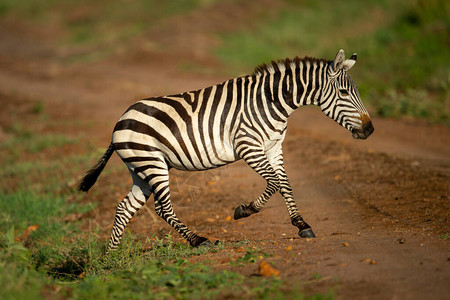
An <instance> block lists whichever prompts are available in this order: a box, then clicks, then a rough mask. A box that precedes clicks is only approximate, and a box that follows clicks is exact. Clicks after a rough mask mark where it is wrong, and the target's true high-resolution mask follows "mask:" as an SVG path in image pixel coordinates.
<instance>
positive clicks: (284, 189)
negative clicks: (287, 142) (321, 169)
mask: <svg viewBox="0 0 450 300" xmlns="http://www.w3.org/2000/svg"><path fill="white" fill-rule="evenodd" d="M274 165H276V166H275V169H276V172H277V174H278V177H279V178H280V194H281V195H282V196H283V198H284V201H285V203H286V207H287V209H288V212H289V216H290V218H291V222H292V225H294V226H296V227H297V228H298V229H299V231H298V235H299V236H300V237H302V238H314V237H316V235H315V234H314V232H313V231H312V229H311V226H309V225H308V223H306V222H305V221H304V220H303V218H302V216H301V215H300V213H299V211H298V208H297V204H295V201H294V197H293V193H292V188H291V184H290V183H289V179H288V177H287V175H286V171H285V170H284V164H283V156H282V155H279V156H278V159H277V161H276V162H275V161H274Z"/></svg>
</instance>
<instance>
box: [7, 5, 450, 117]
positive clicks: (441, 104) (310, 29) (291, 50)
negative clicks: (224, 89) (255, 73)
mask: <svg viewBox="0 0 450 300" xmlns="http://www.w3.org/2000/svg"><path fill="white" fill-rule="evenodd" d="M223 3H226V6H225V7H226V8H227V9H226V11H224V15H225V16H224V20H225V21H226V20H227V18H226V14H227V13H228V14H229V13H230V11H239V10H246V9H247V8H248V5H245V2H242V1H234V0H229V1H218V0H183V1H174V0H171V1H144V0H112V1H106V0H98V1H85V0H80V1H75V0H65V1H56V0H41V1H34V0H20V1H16V0H1V1H0V16H1V18H3V19H9V20H13V19H14V20H16V21H17V20H20V22H21V23H24V24H26V25H27V26H34V27H36V28H39V30H41V31H42V30H44V31H45V30H48V31H49V35H51V36H52V38H53V40H54V43H55V46H58V47H66V48H67V47H70V48H71V49H81V50H79V51H78V52H77V51H76V50H72V52H71V54H73V55H71V56H70V59H72V60H73V61H76V62H79V61H83V60H84V61H89V60H104V59H108V58H109V57H111V55H114V54H115V53H117V51H118V49H120V51H122V52H124V51H125V52H126V51H127V50H129V49H128V48H127V45H128V44H129V45H135V44H136V43H130V41H139V39H141V40H142V41H143V42H144V41H145V40H146V38H148V36H147V33H148V32H149V31H155V30H156V31H157V30H158V28H159V27H164V26H165V25H166V23H164V22H165V20H167V19H168V18H173V17H174V16H183V15H186V14H192V13H193V12H195V11H200V10H204V11H205V12H210V11H211V10H215V9H216V8H217V9H218V10H220V9H223V8H224V5H223ZM261 7H262V9H261V11H259V12H258V13H256V14H255V13H253V14H252V16H251V17H249V20H247V21H246V22H243V24H242V26H240V25H239V24H238V25H236V26H233V27H232V28H231V30H230V29H227V30H222V29H223V28H226V27H224V26H222V27H220V26H218V27H215V28H216V30H212V31H208V32H207V33H208V34H210V36H209V37H208V36H207V37H206V39H208V38H211V39H215V40H218V41H219V42H217V43H214V47H211V48H209V49H208V50H209V51H210V54H211V55H212V56H213V57H214V58H216V59H217V60H218V61H219V62H220V63H221V65H222V66H221V67H220V68H219V69H220V71H217V70H209V72H210V73H211V72H213V73H214V72H215V73H220V72H222V74H223V73H225V74H227V75H229V76H230V77H234V76H236V75H237V74H241V75H242V74H246V73H250V72H251V71H252V70H253V68H254V67H255V66H256V65H258V64H261V63H262V62H268V61H271V60H276V59H280V58H285V57H294V56H297V55H298V56H303V55H308V56H313V57H322V58H328V59H332V58H333V57H334V55H335V53H336V52H337V51H338V50H339V49H340V48H343V49H345V50H346V51H347V55H351V54H352V53H353V52H357V53H358V55H359V61H358V65H357V68H355V69H354V70H352V75H353V77H354V79H355V81H356V83H357V85H358V87H359V89H360V92H361V95H362V97H363V99H364V101H365V102H366V103H368V106H369V108H370V111H371V113H372V114H374V115H379V116H385V117H402V116H409V117H418V118H425V119H428V120H429V121H432V122H438V123H446V124H449V111H450V103H449V94H448V90H449V86H450V51H449V46H450V26H449V22H450V21H449V20H450V18H449V16H450V2H449V1H445V0H416V1H414V0H411V1H404V0H403V1H402V0H393V1H387V0H377V1H357V0H348V1H332V0H323V1H312V0H299V1H297V0H291V1H284V2H283V1H263V2H262V3H261ZM219 14H220V12H219ZM199 19H201V14H199V16H197V20H198V21H199V22H200V24H201V20H199ZM230 20H231V22H232V21H233V20H232V19H230ZM219 21H223V20H219ZM205 26H208V24H206V25H205ZM213 27H214V26H213ZM197 28H198V27H197ZM194 30H195V27H194ZM188 33H189V32H188ZM192 33H193V34H195V33H196V32H192ZM167 38H170V37H166V39H167ZM194 42H195V41H194ZM138 43H139V42H138ZM152 43H153V45H156V48H155V49H156V51H161V52H165V51H170V49H167V48H168V47H164V45H158V41H152ZM166 44H167V43H166ZM158 47H159V48H158ZM169 48H170V47H169ZM181 50H182V49H181ZM192 64H195V63H189V62H185V63H184V66H185V67H186V65H187V66H189V71H193V72H195V71H196V70H203V71H205V68H208V66H206V67H205V66H201V67H199V66H197V67H192ZM215 67H216V65H215ZM180 68H182V66H180ZM211 68H213V67H211Z"/></svg>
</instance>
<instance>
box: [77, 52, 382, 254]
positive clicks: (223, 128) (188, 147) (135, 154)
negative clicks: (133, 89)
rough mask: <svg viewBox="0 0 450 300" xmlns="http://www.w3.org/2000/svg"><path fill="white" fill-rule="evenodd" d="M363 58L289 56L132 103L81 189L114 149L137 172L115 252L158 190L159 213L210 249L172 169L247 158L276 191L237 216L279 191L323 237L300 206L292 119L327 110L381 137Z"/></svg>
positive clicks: (116, 232)
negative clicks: (180, 209)
mask: <svg viewBox="0 0 450 300" xmlns="http://www.w3.org/2000/svg"><path fill="white" fill-rule="evenodd" d="M355 62H356V54H353V55H352V56H351V57H350V58H349V59H347V60H345V55H344V51H343V50H340V51H339V52H338V53H337V55H336V58H335V59H334V61H327V60H323V59H314V58H309V57H305V58H298V57H297V58H295V59H293V60H290V59H286V60H281V61H278V62H272V63H270V64H268V65H265V64H264V65H261V66H259V67H257V68H256V70H255V71H254V73H253V74H251V75H248V76H243V77H239V78H235V79H230V80H228V81H225V82H223V83H221V84H218V85H215V86H211V87H208V88H205V89H201V90H197V91H192V92H185V93H182V94H178V95H172V96H166V97H155V98H147V99H143V100H141V101H139V102H136V103H135V104H133V105H131V106H130V108H128V110H127V111H126V112H125V113H124V114H123V115H122V117H121V118H120V120H119V121H118V123H117V124H116V126H115V128H114V132H113V135H112V142H111V144H110V146H109V148H108V150H107V151H106V153H105V154H104V155H103V157H102V158H101V159H100V160H99V162H98V163H97V165H95V166H94V167H93V168H92V169H91V170H90V171H88V173H87V174H86V176H85V177H84V178H83V180H82V181H81V183H80V186H79V187H78V189H79V190H81V191H88V190H89V189H90V188H91V187H92V185H94V183H95V181H96V180H97V178H98V176H99V175H100V173H101V172H102V170H103V168H104V167H105V165H106V163H107V161H108V159H109V158H110V157H111V155H112V154H113V152H114V151H116V152H117V154H118V155H119V156H120V158H121V159H122V160H123V161H124V163H125V164H126V165H127V167H128V169H129V171H130V173H131V177H132V179H133V186H132V188H131V191H130V192H129V194H128V195H127V196H126V197H125V198H124V199H123V200H122V202H121V203H120V204H119V205H118V207H117V211H116V216H115V220H114V225H113V229H112V233H111V238H110V241H109V244H108V251H109V250H112V249H115V248H117V246H118V245H119V243H120V239H121V237H122V235H123V232H124V229H125V227H126V225H127V224H128V222H129V221H130V219H131V218H132V217H133V215H134V214H135V213H136V212H137V211H138V210H139V209H140V208H141V207H142V206H143V205H144V204H145V203H146V201H147V199H148V198H149V197H150V195H151V194H153V195H154V201H155V210H156V213H157V214H158V215H159V216H160V217H162V218H163V219H164V220H165V221H166V222H167V223H169V224H170V225H171V226H172V227H173V228H174V229H175V230H176V231H177V232H179V233H180V234H181V235H182V236H183V237H184V238H185V239H186V240H187V241H188V242H189V243H190V245H191V246H194V247H196V246H199V245H208V244H210V242H209V241H208V239H206V238H204V237H201V236H198V235H197V234H195V233H194V232H192V231H191V230H189V228H188V227H186V225H184V224H183V223H182V222H181V221H180V220H179V219H178V218H177V216H176V215H175V213H174V211H173V207H172V203H171V201H170V190H169V169H170V168H176V169H179V170H188V171H195V170H207V169H211V168H216V167H219V166H223V165H226V164H229V163H231V162H235V161H237V160H239V159H243V160H244V161H245V162H246V163H247V164H248V165H249V166H250V167H251V168H252V169H253V170H255V172H256V173H258V174H259V175H261V176H262V177H263V178H264V179H265V180H266V181H267V186H266V188H265V190H264V192H263V193H262V194H261V195H260V196H259V197H258V198H257V199H256V200H255V201H252V202H250V203H249V204H248V205H246V204H242V205H240V206H238V207H237V208H236V210H235V212H234V219H239V218H244V217H248V216H250V215H252V214H254V213H257V212H259V211H260V210H261V209H262V208H263V207H264V205H265V204H266V202H267V201H268V200H269V198H270V197H271V196H272V195H273V194H274V193H275V192H277V191H278V192H280V193H281V195H282V196H283V198H284V200H285V202H286V206H287V209H288V212H289V216H290V218H291V222H292V224H293V225H294V226H296V227H298V229H299V232H298V234H299V235H300V237H302V238H306V237H309V238H311V237H315V235H314V233H313V231H312V229H311V227H310V226H309V225H308V224H307V223H306V222H305V221H304V220H303V218H302V216H301V215H300V213H299V210H298V208H297V205H296V204H295V202H294V199H293V196H292V189H291V185H290V183H289V180H288V177H287V175H286V172H285V169H284V164H283V152H282V147H281V143H282V142H283V140H284V137H285V135H286V126H287V119H288V117H289V115H290V114H291V113H292V112H293V111H294V110H295V109H296V108H298V107H299V106H302V105H317V106H319V107H320V108H321V110H322V111H323V112H324V114H325V115H327V116H328V117H330V118H331V119H333V120H335V121H336V122H337V123H339V124H340V125H341V126H343V127H344V128H346V129H348V130H349V131H350V132H351V133H352V135H353V137H354V138H356V139H365V138H367V137H368V136H369V135H370V134H371V133H372V132H373V130H374V129H373V126H372V123H371V121H370V117H369V114H368V112H367V110H366V109H365V107H364V106H363V104H362V103H361V99H360V96H359V93H358V89H357V87H356V85H355V84H354V83H353V81H352V79H351V78H350V76H349V75H348V73H347V71H348V70H349V69H350V68H351V67H352V66H353V65H354V64H355Z"/></svg>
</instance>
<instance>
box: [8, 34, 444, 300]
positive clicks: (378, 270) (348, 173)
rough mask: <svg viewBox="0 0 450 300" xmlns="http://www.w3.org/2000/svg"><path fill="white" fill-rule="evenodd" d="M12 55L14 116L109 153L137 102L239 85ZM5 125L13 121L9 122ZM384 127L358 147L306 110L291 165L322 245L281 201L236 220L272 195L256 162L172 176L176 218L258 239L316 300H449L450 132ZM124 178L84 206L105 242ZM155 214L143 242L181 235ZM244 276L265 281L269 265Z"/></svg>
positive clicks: (143, 228) (205, 229)
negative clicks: (43, 117)
mask: <svg viewBox="0 0 450 300" xmlns="http://www.w3.org/2000/svg"><path fill="white" fill-rule="evenodd" d="M4 36H5V35H4ZM10 38H11V37H10ZM10 42H11V43H14V41H13V40H12V39H10ZM3 43H4V40H3ZM1 49H6V47H5V46H4V45H3V46H2V47H0V50H1ZM8 49H9V48H8ZM8 49H7V50H8ZM8 51H10V50H8ZM0 52H1V58H0V63H1V67H0V91H1V92H2V93H3V94H4V95H6V96H5V97H6V98H8V99H10V100H11V101H16V103H14V106H11V103H9V106H8V107H9V109H10V110H14V109H17V108H14V107H15V106H17V107H18V108H20V106H21V103H22V102H21V101H19V100H20V99H22V97H23V98H26V99H31V101H36V100H38V101H43V102H44V103H45V105H46V113H47V114H48V115H49V118H50V119H52V120H66V121H67V120H70V121H71V123H70V124H72V125H71V126H69V125H66V126H62V127H58V126H54V127H52V128H47V130H51V131H53V132H58V133H63V134H66V135H69V136H75V137H78V138H80V140H81V141H82V142H83V143H88V142H89V143H93V144H95V145H96V146H98V147H106V146H107V145H108V144H109V138H110V133H111V130H112V128H113V126H114V123H115V122H116V120H117V119H118V117H119V116H120V115H121V113H122V112H123V111H124V110H125V109H126V108H127V107H128V105H129V104H131V103H132V102H133V101H134V100H137V99H139V98H140V97H144V96H156V95H163V94H168V93H176V92H181V91H186V90H192V89H197V88H201V87H205V86H208V85H211V84H215V83H218V82H220V81H222V80H225V79H228V78H224V77H220V76H204V75H203V76H202V75H198V74H191V73H189V72H187V71H180V70H179V68H178V67H177V66H178V64H177V61H176V58H175V56H173V55H172V56H171V54H167V55H163V54H154V55H152V58H151V59H150V58H148V57H147V60H145V59H144V60H142V57H140V58H139V59H137V56H136V55H127V56H126V57H123V56H119V57H117V58H115V59H114V60H108V61H106V62H99V63H92V64H89V65H87V64H80V65H61V64H59V63H58V62H55V61H53V60H52V59H51V56H50V58H49V57H48V56H45V55H44V56H42V55H41V52H39V51H34V52H32V53H16V54H15V55H13V56H8V57H6V54H5V53H6V50H2V51H0ZM44 52H45V51H44ZM158 55H159V56H158ZM3 113H4V115H2V117H5V118H9V116H6V113H9V111H3ZM22 122H24V124H26V119H24V120H22ZM374 126H375V133H374V134H373V136H372V137H370V138H369V139H368V140H367V141H356V140H353V139H352V137H351V135H350V133H348V132H346V131H345V130H344V129H342V128H340V127H339V126H338V125H337V124H335V123H334V122H333V121H331V120H329V119H327V118H326V117H325V116H323V115H322V113H321V112H320V111H319V110H318V109H314V108H301V109H299V111H297V112H295V113H294V115H293V116H292V117H291V119H290V120H289V126H288V134H287V138H286V141H285V143H284V151H285V165H286V169H287V173H288V175H289V177H290V181H291V184H292V187H293V190H294V196H295V198H296V201H297V203H298V205H299V207H300V209H301V212H302V214H303V216H304V218H305V219H306V220H307V222H308V223H309V224H310V225H311V226H312V227H313V229H314V231H315V233H316V235H317V238H316V239H311V240H309V239H306V240H305V239H300V238H299V237H298V236H297V230H296V229H295V227H293V226H292V225H291V224H290V222H289V218H288V214H287V210H286V207H285V205H284V203H283V201H282V199H281V197H280V196H279V195H276V196H274V197H273V199H271V200H270V202H269V203H268V205H267V207H266V208H265V209H264V210H263V211H262V212H260V213H259V214H256V215H253V216H251V217H249V218H247V219H242V220H239V221H234V220H230V216H232V215H233V211H234V208H235V207H236V206H238V205H239V204H242V203H248V202H250V201H252V200H253V199H255V197H257V196H258V195H259V194H260V192H262V190H263V189H264V182H263V180H262V179H261V178H259V177H258V176H257V175H256V174H254V173H253V171H252V170H251V169H250V168H248V167H247V166H246V165H245V164H244V163H242V162H237V163H235V164H232V165H230V166H226V167H223V168H220V169H217V170H213V171H208V172H201V173H186V172H177V171H174V172H172V181H171V184H172V190H173V202H174V205H175V210H176V212H177V214H178V215H179V217H180V219H181V220H183V221H184V222H185V223H186V224H187V225H188V226H190V227H191V228H192V229H194V230H195V231H197V232H198V233H199V234H201V235H206V236H208V237H209V238H210V239H219V240H221V241H224V242H225V243H227V244H228V245H233V243H234V242H238V241H243V240H248V241H249V245H250V246H251V247H259V248H260V249H261V250H262V251H264V252H266V253H269V254H272V256H271V257H269V258H268V261H269V262H270V263H271V264H272V265H273V266H274V267H276V268H277V269H279V270H280V272H281V276H282V277H283V278H288V279H289V280H290V281H291V282H293V283H294V282H295V283H298V282H300V283H301V285H302V286H303V289H304V290H306V291H310V292H311V293H314V292H325V291H328V290H329V289H330V288H331V289H332V290H334V292H335V294H336V295H337V296H338V298H340V299H446V298H448V294H449V293H450V288H449V286H448V283H449V282H450V252H449V244H448V243H449V239H448V230H449V227H448V226H449V211H450V206H449V195H450V193H449V191H450V190H449V182H450V181H449V178H450V139H449V137H450V129H449V128H447V127H444V126H440V125H429V124H427V123H425V122H423V121H416V120H385V119H376V118H375V119H374ZM0 137H1V138H2V139H6V138H7V133H5V132H0ZM75 147H76V146H75ZM79 149H82V150H86V148H83V147H82V146H79ZM119 165H120V162H119V161H118V159H117V158H114V159H113V160H112V162H111V163H110V165H109V166H108V168H111V170H112V171H110V173H108V174H104V175H102V177H101V179H100V180H99V182H98V183H97V185H96V186H95V190H96V191H97V193H91V194H89V195H87V196H85V197H84V198H83V201H98V202H99V205H98V207H97V208H96V209H95V210H94V211H93V212H91V213H89V214H87V215H86V216H84V218H86V219H89V220H90V221H91V223H90V224H91V225H92V224H93V225H99V226H100V228H101V231H102V234H103V237H104V238H105V239H106V238H107V236H108V235H109V230H110V228H111V224H112V220H113V215H114V211H115V206H116V205H117V203H118V201H119V200H120V198H121V197H123V195H125V194H126V193H127V189H128V187H126V186H125V184H124V183H123V182H126V181H127V180H128V176H129V174H128V173H127V172H126V171H125V170H124V169H123V168H117V166H119ZM74 176H81V174H74ZM111 186H118V187H119V188H118V189H116V188H114V189H110V187H111ZM149 204H150V203H149ZM147 207H148V208H149V209H148V210H147V209H143V210H142V211H140V212H139V214H138V215H137V216H136V217H135V221H134V222H132V223H131V224H130V227H129V228H130V230H132V231H133V232H135V233H142V234H144V235H147V234H148V235H150V234H152V233H159V234H165V233H168V232H170V231H171V229H170V227H169V226H168V225H166V224H165V223H163V222H162V221H161V220H159V219H157V218H154V217H155V215H154V213H153V212H152V211H153V207H152V205H151V204H150V205H147ZM172 233H173V232H172ZM173 235H174V236H175V237H176V235H175V234H174V233H173ZM180 240H181V239H180ZM215 255H216V257H214V260H215V261H217V264H216V265H215V267H217V268H225V267H228V268H230V266H229V264H228V262H229V256H230V255H231V256H233V255H239V253H236V252H234V250H233V247H231V246H230V247H228V248H227V249H226V250H224V251H223V252H222V253H218V254H215ZM236 268H237V267H236ZM237 271H238V272H241V273H243V274H246V275H252V274H255V273H257V265H256V264H255V265H254V268H253V269H251V268H248V269H245V270H244V269H239V268H237Z"/></svg>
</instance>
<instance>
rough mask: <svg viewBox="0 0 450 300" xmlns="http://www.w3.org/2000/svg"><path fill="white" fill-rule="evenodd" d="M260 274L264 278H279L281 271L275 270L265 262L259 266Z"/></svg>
mask: <svg viewBox="0 0 450 300" xmlns="http://www.w3.org/2000/svg"><path fill="white" fill-rule="evenodd" d="M259 274H260V275H261V276H264V277H270V276H279V275H280V271H279V270H277V269H275V268H274V267H272V266H271V265H270V264H269V263H268V262H266V261H264V260H263V261H262V262H261V263H260V264H259Z"/></svg>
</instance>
